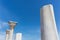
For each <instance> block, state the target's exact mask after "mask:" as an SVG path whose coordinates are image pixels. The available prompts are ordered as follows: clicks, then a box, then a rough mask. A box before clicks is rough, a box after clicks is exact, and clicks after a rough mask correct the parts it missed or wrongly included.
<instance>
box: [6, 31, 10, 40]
mask: <svg viewBox="0 0 60 40" xmlns="http://www.w3.org/2000/svg"><path fill="white" fill-rule="evenodd" d="M9 34H10V31H9V30H7V31H6V40H9Z"/></svg>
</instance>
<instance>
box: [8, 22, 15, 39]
mask: <svg viewBox="0 0 60 40" xmlns="http://www.w3.org/2000/svg"><path fill="white" fill-rule="evenodd" d="M8 23H9V25H10V38H9V40H13V31H14V27H15V25H16V22H13V21H9V22H8Z"/></svg>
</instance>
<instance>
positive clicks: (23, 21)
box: [0, 0, 60, 40]
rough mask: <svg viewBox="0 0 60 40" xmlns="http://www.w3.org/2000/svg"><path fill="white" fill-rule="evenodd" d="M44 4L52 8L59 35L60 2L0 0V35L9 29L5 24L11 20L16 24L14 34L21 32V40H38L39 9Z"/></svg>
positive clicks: (51, 0)
mask: <svg viewBox="0 0 60 40" xmlns="http://www.w3.org/2000/svg"><path fill="white" fill-rule="evenodd" d="M46 4H52V5H53V6H54V12H55V18H56V23H57V28H58V32H59V34H60V0H0V30H1V32H0V34H1V35H3V34H4V33H5V31H6V29H9V27H8V26H9V25H8V23H7V22H8V21H9V20H12V21H17V22H18V24H17V25H16V27H15V29H14V33H17V32H21V33H22V34H23V40H40V8H41V7H42V6H43V5H46ZM1 35H0V36H1ZM4 35H5V34H4ZM2 37H5V36H2ZM0 40H2V39H1V37H0Z"/></svg>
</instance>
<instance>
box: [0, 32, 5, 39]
mask: <svg viewBox="0 0 60 40" xmlns="http://www.w3.org/2000/svg"><path fill="white" fill-rule="evenodd" d="M0 40H5V32H0Z"/></svg>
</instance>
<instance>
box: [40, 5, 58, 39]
mask: <svg viewBox="0 0 60 40" xmlns="http://www.w3.org/2000/svg"><path fill="white" fill-rule="evenodd" d="M40 17H41V40H59V38H58V32H57V28H56V23H55V18H54V11H53V6H52V5H51V4H49V5H45V6H43V7H42V8H41V10H40Z"/></svg>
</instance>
